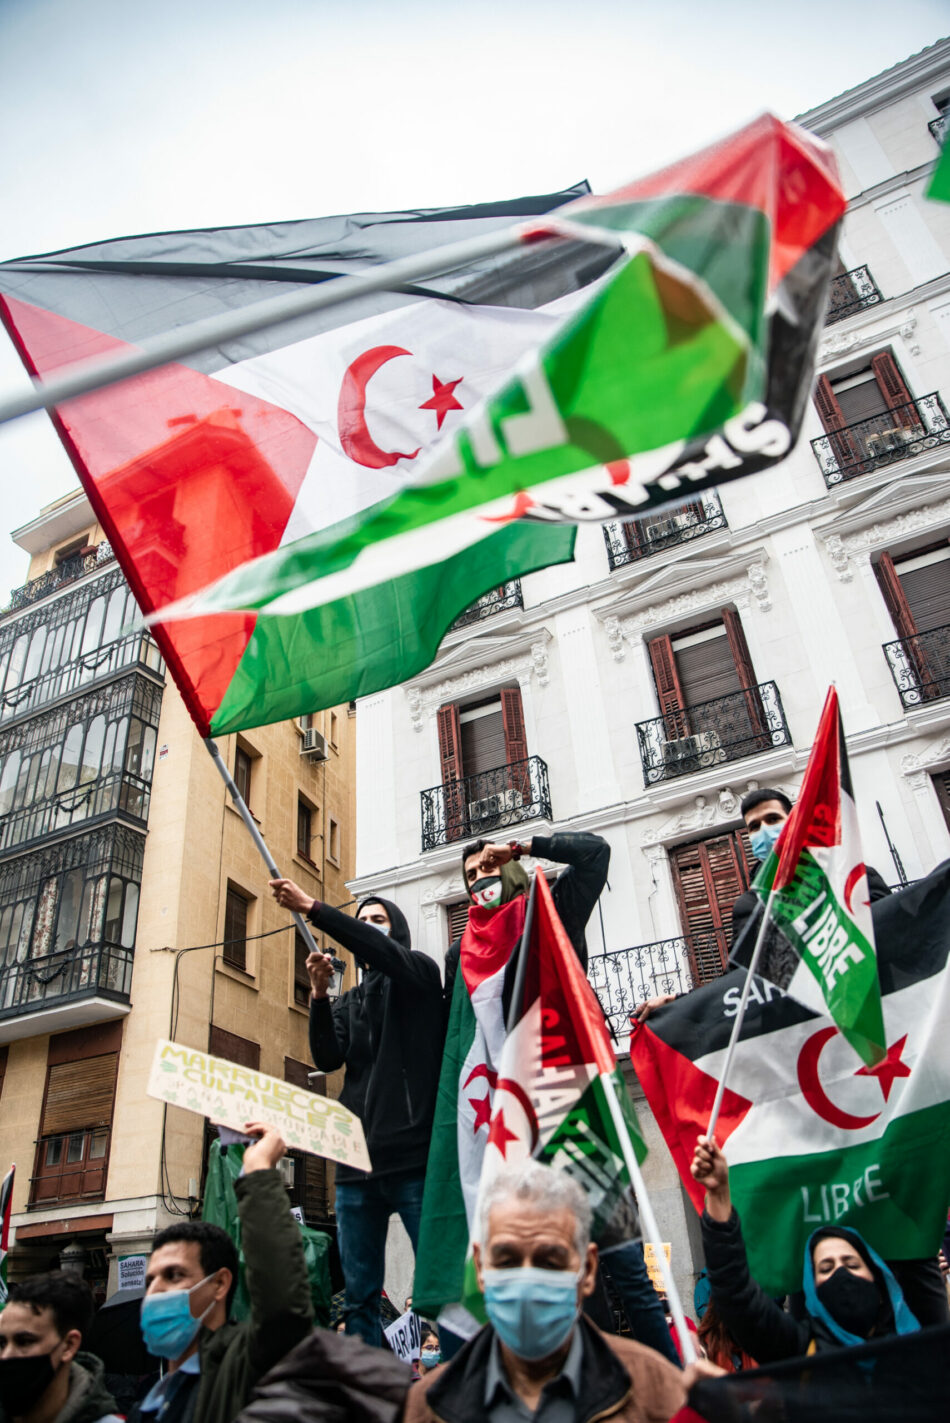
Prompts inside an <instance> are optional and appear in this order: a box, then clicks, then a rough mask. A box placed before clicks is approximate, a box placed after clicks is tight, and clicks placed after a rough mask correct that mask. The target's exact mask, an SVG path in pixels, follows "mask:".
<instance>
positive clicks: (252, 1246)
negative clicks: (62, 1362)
mask: <svg viewBox="0 0 950 1423" xmlns="http://www.w3.org/2000/svg"><path fill="white" fill-rule="evenodd" d="M245 1130H246V1132H247V1133H248V1135H249V1136H254V1137H257V1138H258V1139H257V1140H256V1141H254V1142H252V1144H251V1145H250V1146H248V1147H247V1148H246V1150H245V1152H244V1170H243V1174H242V1175H241V1176H240V1177H239V1179H238V1181H237V1183H236V1186H235V1192H236V1195H237V1200H238V1216H239V1219H240V1222H241V1243H242V1247H243V1250H244V1259H245V1265H246V1272H247V1288H248V1294H249V1295H250V1299H251V1314H250V1317H249V1318H248V1319H247V1320H245V1321H244V1322H243V1323H240V1324H239V1323H237V1322H236V1321H234V1320H229V1319H228V1311H229V1309H230V1305H231V1300H232V1299H233V1297H234V1291H235V1289H236V1288H237V1272H238V1256H237V1251H236V1249H235V1247H234V1244H233V1242H232V1241H231V1239H230V1237H229V1236H228V1234H227V1232H226V1231H224V1230H222V1229H221V1228H220V1226H216V1225H212V1224H210V1222H208V1221H199V1220H184V1221H181V1222H180V1223H179V1224H176V1225H170V1226H168V1227H167V1228H166V1229H165V1230H163V1231H160V1232H159V1234H158V1235H157V1236H156V1237H155V1240H154V1242H153V1246H152V1253H151V1255H150V1256H149V1261H148V1268H147V1270H146V1275H145V1285H146V1288H145V1298H144V1299H143V1301H142V1314H141V1326H142V1336H143V1338H144V1340H145V1345H146V1347H147V1349H148V1351H149V1353H151V1354H154V1355H155V1356H156V1357H157V1358H160V1359H164V1360H165V1361H166V1364H165V1368H164V1372H163V1376H162V1378H160V1379H159V1381H158V1383H157V1384H156V1385H155V1387H154V1388H153V1389H152V1390H151V1392H150V1393H149V1394H148V1396H147V1397H146V1398H145V1399H144V1400H143V1402H142V1403H141V1404H140V1405H139V1409H140V1412H141V1423H230V1420H231V1419H233V1418H236V1417H237V1415H238V1413H240V1411H241V1409H242V1408H243V1407H244V1406H245V1404H246V1403H248V1401H249V1400H250V1396H251V1393H252V1391H253V1389H254V1387H255V1385H256V1384H257V1381H258V1380H259V1379H260V1378H261V1376H262V1375H263V1374H265V1373H266V1372H267V1370H268V1369H270V1368H272V1367H273V1366H274V1365H275V1364H276V1363H279V1362H280V1360H281V1359H282V1358H283V1357H284V1355H285V1354H287V1353H289V1352H290V1350H291V1349H292V1348H293V1347H294V1345H295V1344H297V1343H298V1342H299V1341H300V1340H301V1339H302V1338H303V1337H304V1336H305V1335H306V1334H307V1333H309V1331H310V1329H311V1327H312V1323H313V1306H312V1303H311V1298H310V1280H309V1277H308V1275H307V1266H306V1262H305V1260H304V1253H303V1244H302V1242H301V1236H300V1231H299V1230H298V1228H297V1223H296V1221H295V1220H294V1218H293V1216H292V1215H291V1214H290V1208H289V1205H288V1202H287V1190H286V1187H285V1186H284V1183H283V1181H282V1180H281V1177H280V1176H279V1175H278V1173H277V1171H276V1170H275V1169H274V1168H275V1167H276V1165H277V1162H278V1161H279V1160H280V1158H281V1157H282V1156H283V1155H284V1152H285V1151H286V1149H287V1148H286V1146H285V1144H284V1142H283V1140H282V1139H281V1137H280V1135H279V1133H278V1132H277V1131H275V1130H274V1128H273V1127H269V1126H264V1125H262V1124H261V1123H259V1122H249V1123H248V1125H247V1127H246V1128H245ZM138 1414H139V1410H135V1411H134V1412H133V1414H132V1415H131V1423H139V1417H138Z"/></svg>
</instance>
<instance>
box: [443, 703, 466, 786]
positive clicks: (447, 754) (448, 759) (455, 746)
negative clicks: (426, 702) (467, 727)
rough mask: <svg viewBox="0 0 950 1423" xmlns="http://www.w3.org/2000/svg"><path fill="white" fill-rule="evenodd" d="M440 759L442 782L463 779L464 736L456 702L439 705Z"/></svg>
mask: <svg viewBox="0 0 950 1423" xmlns="http://www.w3.org/2000/svg"><path fill="white" fill-rule="evenodd" d="M437 720H438V726H439V761H440V764H441V768H442V784H443V785H447V784H448V782H449V781H460V780H461V779H462V737H461V732H460V729H459V709H458V707H457V706H456V705H455V703H454V702H450V703H449V704H448V706H444V707H439V713H438V718H437Z"/></svg>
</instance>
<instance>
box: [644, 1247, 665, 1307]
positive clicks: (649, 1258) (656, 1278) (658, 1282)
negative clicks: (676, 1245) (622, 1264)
mask: <svg viewBox="0 0 950 1423" xmlns="http://www.w3.org/2000/svg"><path fill="white" fill-rule="evenodd" d="M663 1254H664V1255H665V1256H666V1263H667V1264H669V1263H670V1242H669V1241H668V1240H664V1241H663ZM643 1259H644V1262H645V1264H646V1267H647V1274H648V1275H649V1276H650V1283H651V1284H652V1286H653V1288H654V1289H655V1290H658V1291H659V1293H660V1294H661V1295H663V1294H666V1288H665V1286H664V1284H663V1276H662V1274H661V1272H660V1266H659V1262H658V1260H657V1258H656V1246H655V1245H653V1244H651V1242H650V1241H649V1240H645V1241H644V1242H643Z"/></svg>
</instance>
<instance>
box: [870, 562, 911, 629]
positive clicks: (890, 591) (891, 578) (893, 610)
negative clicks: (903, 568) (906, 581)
mask: <svg viewBox="0 0 950 1423" xmlns="http://www.w3.org/2000/svg"><path fill="white" fill-rule="evenodd" d="M874 573H875V576H876V578H877V581H878V584H879V586H880V589H881V592H882V593H883V595H884V601H885V603H886V604H887V611H888V612H889V613H890V615H891V618H892V619H893V622H894V627H895V628H896V629H897V636H898V637H900V638H907V637H916V635H917V624H916V623H915V622H914V615H913V613H912V612H911V608H910V604H909V603H908V601H907V597H906V595H905V593H904V590H903V588H902V587H901V581H900V579H899V578H898V576H897V570H896V568H895V567H894V560H893V559H892V558H891V555H890V554H889V553H882V554H881V557H880V559H879V560H878V562H877V563H876V564H875V565H874Z"/></svg>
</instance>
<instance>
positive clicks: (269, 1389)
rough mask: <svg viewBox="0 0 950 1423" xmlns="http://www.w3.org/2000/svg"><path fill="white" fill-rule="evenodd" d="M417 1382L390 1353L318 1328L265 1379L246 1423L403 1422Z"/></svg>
mask: <svg viewBox="0 0 950 1423" xmlns="http://www.w3.org/2000/svg"><path fill="white" fill-rule="evenodd" d="M411 1383H412V1371H411V1370H410V1368H409V1366H408V1364H403V1363H401V1362H400V1361H399V1359H397V1358H396V1357H395V1356H394V1355H393V1354H391V1353H390V1351H389V1350H388V1349H376V1348H374V1347H373V1346H372V1345H370V1344H364V1342H363V1340H362V1339H359V1338H358V1337H357V1336H356V1335H355V1334H349V1335H344V1334H336V1333H334V1332H332V1331H331V1330H328V1329H314V1330H313V1331H312V1333H310V1334H308V1335H307V1337H306V1339H304V1340H302V1342H301V1343H300V1344H298V1345H297V1347H296V1349H293V1350H292V1351H291V1352H290V1353H289V1354H288V1355H287V1357H286V1358H285V1359H282V1360H281V1361H280V1363H279V1364H277V1365H276V1366H275V1367H274V1368H273V1369H271V1371H270V1373H269V1374H268V1375H267V1377H266V1378H263V1379H261V1381H260V1383H259V1384H258V1386H257V1388H256V1389H255V1390H254V1397H253V1399H252V1400H251V1402H250V1403H249V1404H248V1406H247V1408H245V1409H244V1411H243V1413H241V1414H240V1423H343V1420H353V1423H397V1420H398V1419H399V1418H400V1417H401V1415H402V1407H403V1404H404V1402H405V1399H406V1394H407V1392H408V1390H409V1385H410V1384H411Z"/></svg>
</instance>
